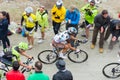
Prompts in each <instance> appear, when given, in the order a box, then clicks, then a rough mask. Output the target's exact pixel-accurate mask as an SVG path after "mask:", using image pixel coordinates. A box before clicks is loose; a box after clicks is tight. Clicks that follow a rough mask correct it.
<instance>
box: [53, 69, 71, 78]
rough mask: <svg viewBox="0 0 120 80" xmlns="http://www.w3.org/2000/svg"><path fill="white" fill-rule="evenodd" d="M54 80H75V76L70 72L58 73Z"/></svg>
mask: <svg viewBox="0 0 120 80" xmlns="http://www.w3.org/2000/svg"><path fill="white" fill-rule="evenodd" d="M52 80H73V76H72V73H71V72H70V71H68V70H65V71H58V72H57V73H56V74H54V76H53V79H52Z"/></svg>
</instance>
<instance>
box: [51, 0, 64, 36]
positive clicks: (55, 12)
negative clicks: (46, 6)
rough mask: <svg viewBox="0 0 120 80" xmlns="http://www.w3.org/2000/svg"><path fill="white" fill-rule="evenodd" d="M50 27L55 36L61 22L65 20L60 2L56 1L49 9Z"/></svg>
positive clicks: (59, 0) (60, 0)
mask: <svg viewBox="0 0 120 80" xmlns="http://www.w3.org/2000/svg"><path fill="white" fill-rule="evenodd" d="M51 13H52V25H53V30H54V33H55V34H57V33H58V31H59V29H60V24H61V22H62V21H63V20H64V19H65V14H66V9H65V7H64V6H63V2H62V0H58V1H57V2H56V5H54V6H53V8H52V9H51Z"/></svg>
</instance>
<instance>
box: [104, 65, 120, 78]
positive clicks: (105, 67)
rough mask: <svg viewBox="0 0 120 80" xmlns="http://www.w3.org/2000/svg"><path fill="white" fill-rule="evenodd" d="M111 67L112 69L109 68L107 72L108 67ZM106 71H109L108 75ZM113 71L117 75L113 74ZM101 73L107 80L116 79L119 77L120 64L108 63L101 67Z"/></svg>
mask: <svg viewBox="0 0 120 80" xmlns="http://www.w3.org/2000/svg"><path fill="white" fill-rule="evenodd" d="M113 65H114V67H111V69H110V70H107V69H108V68H109V67H110V66H113ZM117 68H119V73H118V72H117ZM106 70H107V71H109V73H106ZM115 70H116V73H117V75H115V72H114V71H115ZM113 72H114V73H113ZM102 73H103V75H104V76H106V77H107V78H117V77H119V76H120V63H110V64H107V65H106V66H104V67H103V69H102ZM111 73H112V74H111Z"/></svg>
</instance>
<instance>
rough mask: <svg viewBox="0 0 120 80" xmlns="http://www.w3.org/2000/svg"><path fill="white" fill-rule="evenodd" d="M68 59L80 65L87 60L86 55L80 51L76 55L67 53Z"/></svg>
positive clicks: (73, 52)
mask: <svg viewBox="0 0 120 80" xmlns="http://www.w3.org/2000/svg"><path fill="white" fill-rule="evenodd" d="M68 59H69V60H70V61H72V62H74V63H82V62H85V61H86V60H87V59H88V54H87V52H85V51H83V50H80V51H79V52H77V53H76V52H75V51H72V52H69V53H68Z"/></svg>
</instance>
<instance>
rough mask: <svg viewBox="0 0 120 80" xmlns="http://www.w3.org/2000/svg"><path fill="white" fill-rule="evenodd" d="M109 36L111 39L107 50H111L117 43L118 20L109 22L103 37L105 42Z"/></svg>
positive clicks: (119, 28) (119, 26)
mask: <svg viewBox="0 0 120 80" xmlns="http://www.w3.org/2000/svg"><path fill="white" fill-rule="evenodd" d="M110 34H112V38H111V41H110V44H109V47H108V48H109V49H113V46H114V45H115V43H116V42H117V41H118V37H119V36H120V20H118V19H113V20H111V21H110V26H109V27H108V29H107V31H106V35H105V39H104V40H105V41H106V40H107V39H108V38H109V36H110Z"/></svg>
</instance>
